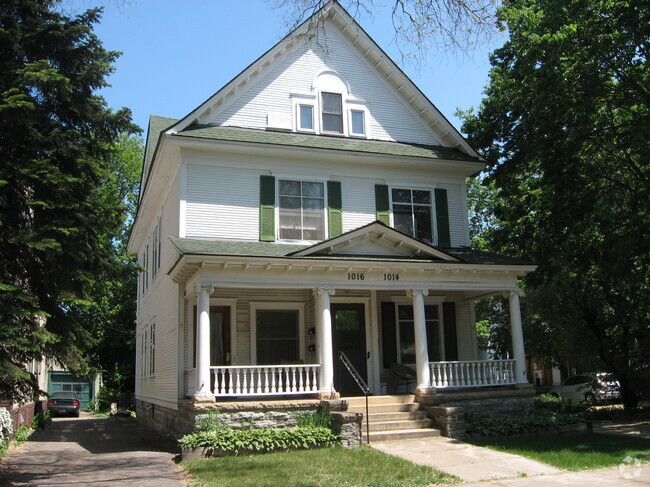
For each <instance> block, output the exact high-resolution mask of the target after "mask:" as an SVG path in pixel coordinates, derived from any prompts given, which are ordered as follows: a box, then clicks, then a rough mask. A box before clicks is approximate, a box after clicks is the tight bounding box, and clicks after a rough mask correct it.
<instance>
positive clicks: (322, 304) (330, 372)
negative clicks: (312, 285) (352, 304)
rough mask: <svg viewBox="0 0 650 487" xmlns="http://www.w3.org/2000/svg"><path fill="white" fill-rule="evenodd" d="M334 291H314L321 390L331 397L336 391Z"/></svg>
mask: <svg viewBox="0 0 650 487" xmlns="http://www.w3.org/2000/svg"><path fill="white" fill-rule="evenodd" d="M333 295H334V289H325V288H318V289H314V296H316V310H317V311H316V312H317V314H318V330H319V333H318V337H319V339H320V342H319V343H318V344H317V347H318V357H319V358H320V375H319V382H318V384H319V389H320V393H321V394H323V395H331V394H334V393H335V390H334V349H333V346H332V315H331V312H330V296H333Z"/></svg>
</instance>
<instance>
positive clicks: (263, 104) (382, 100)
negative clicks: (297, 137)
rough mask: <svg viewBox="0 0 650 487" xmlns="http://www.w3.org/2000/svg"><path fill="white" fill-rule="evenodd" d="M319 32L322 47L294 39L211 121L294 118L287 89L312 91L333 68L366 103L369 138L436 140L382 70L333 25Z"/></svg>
mask: <svg viewBox="0 0 650 487" xmlns="http://www.w3.org/2000/svg"><path fill="white" fill-rule="evenodd" d="M319 35H322V36H323V37H322V39H327V41H326V42H327V52H324V51H323V48H322V47H321V46H319V44H318V42H317V41H315V42H309V43H308V42H305V41H303V40H298V42H296V44H295V45H294V46H293V48H292V49H290V50H288V51H287V52H286V53H285V54H284V55H283V56H281V57H280V58H278V59H277V60H276V61H275V64H274V65H273V66H272V67H270V68H269V70H268V71H263V72H262V74H261V75H260V78H259V79H257V78H254V80H255V81H253V82H252V83H250V85H246V86H245V87H243V88H242V89H241V90H240V92H239V93H238V94H237V95H236V96H234V97H233V98H231V99H230V100H229V101H227V102H226V106H225V107H224V108H222V109H217V110H216V111H215V117H214V118H213V119H212V120H211V121H210V122H211V123H214V124H217V125H229V126H236V127H249V128H259V129H264V128H266V124H267V114H268V112H274V113H281V114H283V115H284V116H286V117H291V119H292V120H293V118H294V117H295V114H294V113H293V106H292V101H291V97H290V94H292V93H293V94H314V92H313V91H312V85H313V82H314V79H315V78H316V77H317V76H318V75H319V74H320V73H322V72H324V71H334V72H336V73H338V74H339V76H341V77H342V78H343V79H344V80H345V81H346V82H347V84H348V86H349V89H350V93H349V95H350V97H351V98H354V99H359V100H363V101H367V102H369V105H368V109H369V114H370V131H371V137H372V138H373V139H381V140H393V141H395V140H397V141H404V142H417V143H421V144H431V145H440V142H439V140H438V138H437V137H436V136H435V134H434V133H433V132H432V130H431V129H430V128H429V127H428V126H426V124H425V123H424V122H423V121H422V120H421V119H420V117H419V116H418V115H417V114H416V113H415V112H414V111H413V110H412V109H411V108H410V107H409V106H408V102H407V101H406V100H405V99H404V98H403V97H402V95H400V94H399V93H398V92H397V90H395V89H394V88H393V87H392V86H390V85H389V83H388V82H387V81H386V80H385V75H383V74H381V73H379V72H378V71H377V70H376V69H375V68H374V67H372V66H371V65H370V64H369V63H368V62H367V61H366V59H365V57H364V56H363V54H362V53H361V52H359V50H358V49H357V47H356V46H354V44H353V43H352V42H351V41H350V40H349V39H348V38H347V37H346V36H345V35H343V34H341V33H340V31H339V30H338V28H336V27H334V26H332V25H331V24H330V22H327V23H326V24H325V29H324V31H322V32H320V34H319ZM407 122H408V123H407Z"/></svg>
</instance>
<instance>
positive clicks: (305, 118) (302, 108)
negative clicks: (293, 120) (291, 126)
mask: <svg viewBox="0 0 650 487" xmlns="http://www.w3.org/2000/svg"><path fill="white" fill-rule="evenodd" d="M298 130H304V131H308V132H313V131H314V130H315V129H314V106H313V105H305V104H300V105H298Z"/></svg>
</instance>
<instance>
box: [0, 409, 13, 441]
mask: <svg viewBox="0 0 650 487" xmlns="http://www.w3.org/2000/svg"><path fill="white" fill-rule="evenodd" d="M13 432H14V422H13V420H12V419H11V414H9V410H8V409H7V408H0V445H2V444H3V443H5V442H6V441H8V440H9V437H10V436H11V435H12V434H13Z"/></svg>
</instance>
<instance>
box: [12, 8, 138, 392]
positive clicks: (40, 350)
mask: <svg viewBox="0 0 650 487" xmlns="http://www.w3.org/2000/svg"><path fill="white" fill-rule="evenodd" d="M56 6H57V2H55V1H54V0H7V1H4V2H2V5H0V45H1V46H2V49H0V160H1V161H2V164H0V255H2V260H1V262H0V324H1V326H0V394H2V395H5V396H6V395H9V396H13V397H20V396H23V397H26V396H29V395H30V394H31V393H32V392H33V390H34V387H35V384H34V381H33V377H31V376H30V374H28V373H27V372H26V371H25V369H24V364H25V363H27V362H29V361H30V360H31V359H40V358H42V357H43V356H45V357H48V358H52V359H56V360H57V361H59V362H60V363H61V364H63V365H64V366H66V367H68V368H69V370H71V371H73V372H80V371H83V368H84V365H85V363H86V361H85V356H84V347H85V345H86V344H87V343H88V341H89V334H88V332H87V330H85V329H84V328H83V327H82V326H81V324H80V323H79V322H78V321H77V319H76V316H75V313H71V310H72V309H73V308H75V307H81V306H85V305H87V304H89V297H91V296H90V295H89V293H88V290H89V285H91V284H92V283H93V281H94V280H95V277H96V276H99V275H103V274H104V273H106V272H109V271H110V269H111V268H113V267H114V263H115V261H114V259H113V255H114V248H113V237H114V236H115V235H117V234H118V233H119V231H120V228H121V224H122V221H123V218H124V213H125V205H124V204H123V203H122V202H120V203H119V204H118V203H116V202H115V201H113V200H111V199H107V198H106V197H105V195H104V193H103V185H104V182H105V181H107V180H110V178H111V175H110V172H111V167H110V165H109V163H110V161H111V160H112V157H113V156H114V153H115V149H114V144H115V142H116V140H117V138H118V136H119V134H120V133H124V132H132V131H134V130H135V127H134V126H133V125H132V123H131V116H130V112H129V111H128V110H125V109H122V110H119V111H117V112H113V111H111V110H110V109H108V108H107V106H106V103H105V101H104V99H103V98H102V97H101V96H98V95H97V94H96V93H95V92H96V90H98V89H100V88H102V87H104V86H106V77H107V75H108V74H109V73H111V72H112V70H113V67H112V63H113V62H114V61H115V59H116V58H117V56H118V53H116V52H111V51H107V50H105V49H104V48H103V47H102V45H101V42H100V41H99V39H98V38H97V37H96V36H95V35H94V34H93V31H92V26H93V24H95V23H96V22H97V21H98V20H99V15H100V11H99V10H89V11H87V12H85V13H82V14H79V15H76V16H73V17H70V16H67V15H64V14H62V13H60V12H57V11H56Z"/></svg>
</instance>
